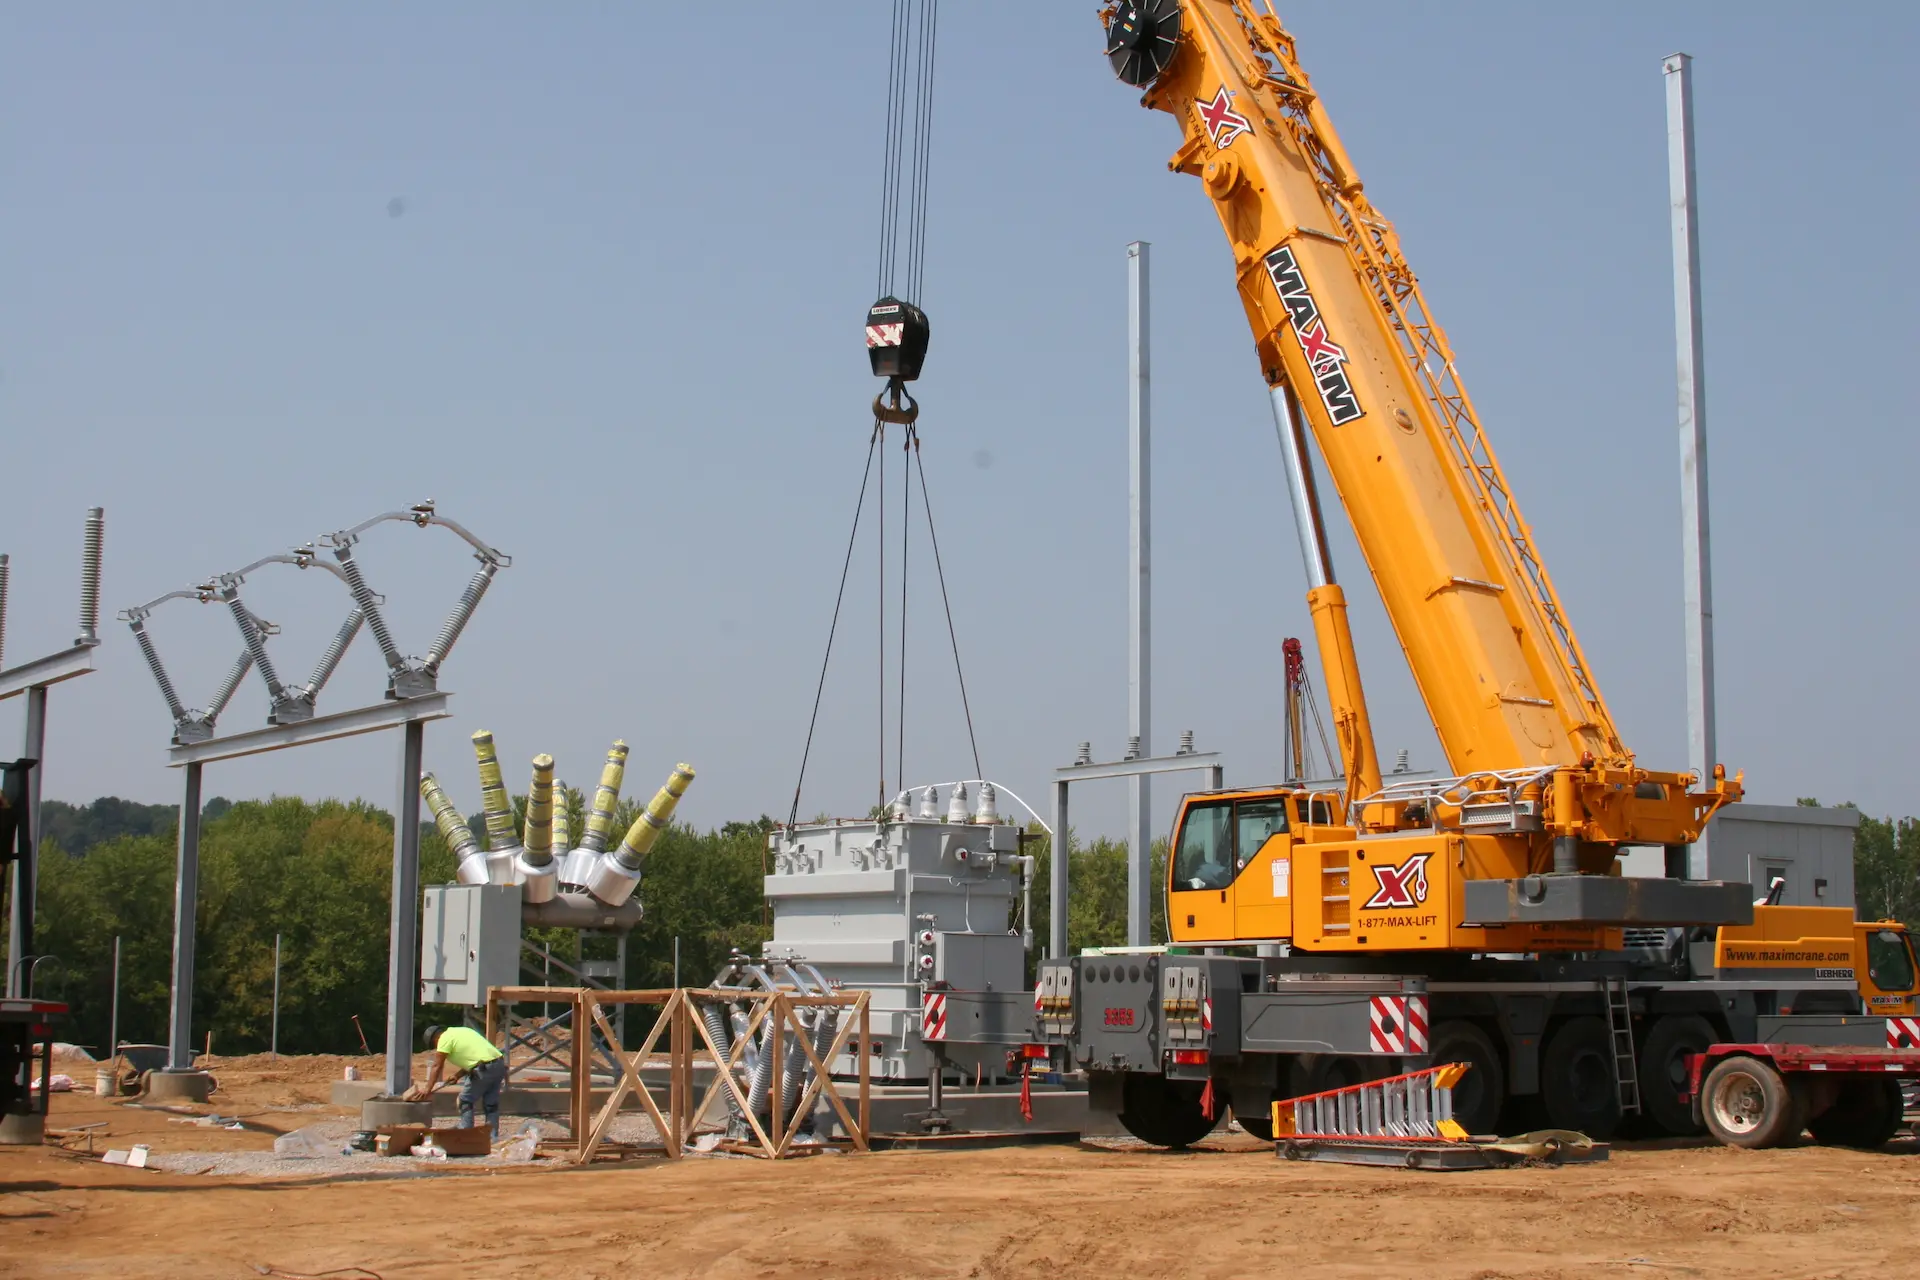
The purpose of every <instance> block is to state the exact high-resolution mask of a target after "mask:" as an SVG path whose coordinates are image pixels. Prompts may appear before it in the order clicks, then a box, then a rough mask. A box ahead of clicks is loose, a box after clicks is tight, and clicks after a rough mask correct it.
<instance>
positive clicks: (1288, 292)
mask: <svg viewBox="0 0 1920 1280" xmlns="http://www.w3.org/2000/svg"><path fill="white" fill-rule="evenodd" d="M1267 274H1268V275H1270V276H1272V277H1273V287H1274V288H1275V289H1276V290H1278V291H1279V294H1280V301H1281V303H1282V304H1283V305H1284V306H1285V307H1286V309H1287V315H1288V316H1289V317H1290V318H1291V319H1292V321H1293V336H1294V337H1295V338H1297V339H1298V340H1299V342H1300V350H1301V351H1302V352H1303V353H1305V355H1306V357H1307V365H1308V367H1309V368H1311V369H1312V370H1313V380H1314V382H1315V384H1316V385H1317V386H1319V388H1320V403H1321V404H1323V405H1325V406H1326V407H1327V416H1328V417H1330V418H1332V419H1333V425H1334V426H1336V427H1338V426H1343V425H1345V424H1346V423H1349V422H1352V421H1353V420H1354V419H1356V418H1361V417H1365V416H1366V411H1365V410H1363V409H1362V408H1361V407H1360V400H1359V397H1357V396H1355V395H1354V394H1353V383H1352V382H1351V381H1350V380H1349V379H1348V377H1347V352H1346V348H1344V347H1341V346H1339V345H1338V344H1336V343H1335V342H1334V341H1333V340H1332V339H1331V338H1329V337H1328V336H1327V326H1326V322H1325V321H1324V320H1322V319H1321V318H1320V308H1319V306H1318V305H1317V304H1316V303H1315V302H1314V300H1313V291H1312V290H1310V289H1308V288H1307V278H1306V277H1305V276H1303V275H1301V274H1300V264H1299V263H1298V262H1295V261H1294V258H1293V250H1292V249H1290V248H1287V247H1285V246H1282V247H1281V248H1278V249H1275V250H1274V251H1273V252H1272V253H1270V254H1268V255H1267Z"/></svg>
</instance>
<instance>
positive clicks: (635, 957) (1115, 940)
mask: <svg viewBox="0 0 1920 1280" xmlns="http://www.w3.org/2000/svg"><path fill="white" fill-rule="evenodd" d="M621 807H622V810H623V811H624V812H623V813H621V814H620V815H618V816H617V817H616V829H619V828H622V827H624V826H625V825H626V824H627V823H630V822H631V820H632V818H633V816H634V815H635V814H637V812H638V805H637V804H636V803H633V802H624V803H623V804H622V806H621ZM569 808H570V809H574V810H576V813H575V818H576V821H575V826H574V830H575V831H578V830H580V826H579V821H578V819H579V817H580V816H581V815H580V814H579V813H578V810H579V809H580V808H581V805H580V797H579V796H578V794H577V793H575V794H574V795H571V796H569ZM44 810H45V812H46V818H45V820H44V823H43V827H44V836H43V839H42V841H41V845H40V892H39V911H38V915H37V929H36V947H35V950H36V951H37V952H38V953H39V954H42V955H45V956H48V957H50V958H49V959H48V960H46V961H45V962H43V963H42V964H41V965H40V966H39V967H38V969H37V971H36V974H35V983H34V990H35V994H37V995H39V996H41V997H43V998H47V999H53V1000H61V1001H64V1002H66V1003H67V1004H68V1005H69V1006H71V1009H72V1012H71V1014H70V1015H69V1018H68V1020H67V1021H66V1023H65V1024H64V1025H63V1026H62V1027H61V1029H60V1031H59V1035H60V1037H61V1038H62V1039H67V1040H71V1041H74V1042H75V1043H79V1044H83V1045H87V1046H90V1047H92V1048H93V1049H94V1050H95V1051H96V1052H98V1051H102V1050H104V1049H105V1048H106V1046H107V1045H108V1043H109V1039H110V1030H109V1028H110V1022H111V1018H112V1005H113V950H114V939H115V938H116V937H117V938H119V939H120V943H121V957H120V977H119V1034H120V1040H121V1041H122V1042H125V1043H142V1042H146V1043H160V1042H164V1041H165V1039H166V1037H167V1020H168V1001H169V991H170V984H171V975H172V965H173V941H172V939H173V881H174V863H175V849H176V843H175V840H176V837H175V834H174V833H175V828H176V825H177V818H178V811H177V808H176V807H175V806H170V805H135V804H131V803H129V802H126V801H120V800H115V799H111V798H108V799H103V800H99V801H96V802H94V803H93V804H92V805H87V806H73V805H66V804H62V803H61V802H58V801H48V802H47V803H46V804H45V806H44ZM472 825H473V826H474V829H475V830H476V831H479V830H481V829H482V827H483V824H481V823H480V822H479V820H478V819H477V817H476V818H475V819H474V820H473V824H472ZM773 825H774V824H773V821H772V819H770V818H766V817H761V818H757V819H753V820H750V821H740V822H729V823H726V824H724V825H722V826H720V827H719V828H717V829H713V830H708V831H699V830H696V829H694V828H692V827H689V826H687V825H686V824H684V823H676V824H674V825H673V826H672V827H670V828H669V829H668V830H667V831H665V832H663V833H662V834H661V837H660V840H659V842H658V843H657V844H656V845H655V846H654V849H653V852H652V853H651V854H650V855H649V856H648V859H647V865H646V877H645V879H644V880H643V881H642V884H641V888H640V893H641V895H642V900H643V901H644V903H645V904H646V917H645V919H644V921H643V922H642V923H641V925H640V927H639V928H638V929H636V930H635V931H634V933H633V935H632V937H631V939H630V942H629V947H628V957H627V971H626V977H625V982H626V985H628V986H630V987H636V988H647V987H664V986H668V985H670V984H671V983H672V981H673V978H674V972H675V970H674V959H675V957H674V945H675V940H676V939H678V942H679V966H680V968H679V972H680V975H681V978H682V980H683V981H685V982H690V983H691V982H704V981H706V980H707V979H708V978H710V977H712V976H713V975H714V974H716V973H717V972H718V971H719V970H720V968H721V967H722V966H723V965H724V964H725V962H726V960H727V957H728V954H729V953H730V952H731V951H732V949H733V948H736V947H739V948H743V949H746V950H749V951H756V952H757V950H758V948H759V945H760V944H761V943H762V942H763V941H764V940H765V939H766V938H767V937H768V936H769V935H770V933H771V922H770V920H769V918H768V916H767V910H766V904H765V899H764V897H763V895H762V893H761V877H762V876H763V875H764V873H765V868H766V862H765V858H766V841H767V834H768V832H769V831H770V830H772V828H773ZM1032 834H1033V838H1031V839H1030V840H1029V841H1028V843H1027V845H1026V849H1027V852H1029V853H1033V854H1036V855H1037V859H1038V869H1037V872H1036V877H1035V878H1036V881H1037V883H1036V886H1035V895H1034V924H1033V927H1034V931H1035V935H1036V938H1037V939H1039V940H1040V941H1041V942H1044V940H1045V937H1046V920H1047V889H1048V867H1049V864H1050V860H1051V847H1050V842H1049V841H1048V840H1047V838H1046V836H1045V835H1044V834H1043V833H1040V832H1038V831H1037V830H1036V831H1035V832H1033V833H1032ZM69 841H71V842H72V843H71V845H69V844H68V842H69ZM1154 853H1155V871H1154V882H1155V886H1156V888H1155V895H1156V897H1155V910H1154V915H1155V919H1156V925H1155V928H1156V935H1155V940H1156V941H1160V940H1163V935H1162V933H1161V932H1160V931H1161V930H1162V928H1163V926H1162V925H1160V924H1159V923H1158V919H1159V916H1160V915H1161V914H1162V912H1161V911H1160V909H1159V903H1160V900H1161V895H1162V893H1163V890H1162V889H1161V888H1160V885H1159V881H1160V878H1161V877H1160V871H1159V868H1160V866H1161V865H1162V859H1163V858H1164V844H1161V845H1156V847H1155V850H1154ZM1071 856H1072V858H1073V868H1072V874H1073V881H1074V895H1073V902H1072V904H1071V907H1070V910H1069V917H1068V918H1069V928H1068V931H1069V937H1070V939H1071V941H1072V944H1073V945H1074V946H1075V947H1076V948H1078V947H1083V946H1099V945H1117V944H1119V943H1121V942H1123V941H1124V940H1125V934H1126V892H1125V889H1126V847H1125V845H1124V844H1121V843H1118V842H1115V841H1110V840H1105V839H1102V840H1095V841H1093V842H1092V843H1090V844H1088V845H1086V846H1085V847H1080V846H1078V845H1076V846H1075V847H1074V849H1073V852H1072V855H1071ZM420 864H421V867H420V880H421V883H422V884H440V883H446V882H448V881H451V880H452V879H453V878H454V859H453V856H452V854H451V852H450V851H449V850H448V848H447V845H446V843H445V841H443V840H442V839H441V837H440V833H439V832H438V831H437V830H435V829H434V827H433V825H432V824H431V823H430V822H429V823H424V824H423V825H422V830H421V838H420ZM392 874H393V816H392V815H391V814H390V813H388V812H386V811H385V810H382V809H379V808H377V807H375V806H373V805H370V804H367V803H364V802H358V801H356V802H352V803H345V802H341V801H338V800H322V801H308V800H303V799H300V798H297V797H291V796H275V797H272V798H270V799H266V800H246V801H240V802H238V803H229V802H227V801H225V800H215V801H210V802H209V803H208V805H207V807H206V810H205V812H204V814H203V821H202V826H201V835H200V891H199V901H198V916H197V920H196V928H195V931H194V932H195V941H194V947H195V965H194V990H193V1029H194V1031H193V1034H194V1041H195V1047H203V1046H204V1043H205V1037H206V1036H207V1034H208V1033H209V1032H211V1033H212V1038H213V1048H214V1051H215V1052H216V1053H222V1054H237V1053H251V1052H259V1051H262V1050H265V1049H266V1048H267V1047H268V1046H269V1044H270V1042H271V1038H272V1033H273V985H274V983H273V980H274V939H275V936H276V935H278V936H279V938H280V941H281V971H280V1022H279V1032H280V1035H279V1044H280V1050H281V1052H283V1053H358V1052H360V1050H361V1036H362V1035H363V1034H364V1036H365V1038H366V1045H367V1047H368V1048H370V1049H372V1050H373V1051H374V1052H382V1051H384V1049H385V1042H384V1041H385V1028H386V1017H385V1014H386V977H387V938H388V921H389V907H390V903H391V901H392V898H391V892H392ZM528 936H529V938H531V939H533V940H535V941H538V942H542V943H544V944H546V945H549V946H551V947H553V948H554V949H555V952H556V954H558V955H560V956H561V957H562V958H569V957H572V958H577V957H578V954H579V952H578V947H579V941H580V939H579V935H578V934H577V933H575V932H574V931H571V930H564V929H550V930H542V929H534V930H529V931H528ZM589 945H591V944H589ZM602 945H605V940H602ZM555 980H556V982H560V981H565V979H564V978H563V977H560V976H556V979H555ZM429 1014H430V1015H432V1016H436V1017H438V1016H439V1015H441V1014H446V1015H451V1017H452V1018H454V1019H457V1018H458V1016H459V1011H458V1010H457V1009H438V1010H430V1011H429ZM356 1017H357V1019H358V1021H357V1022H356ZM443 1020H444V1019H443Z"/></svg>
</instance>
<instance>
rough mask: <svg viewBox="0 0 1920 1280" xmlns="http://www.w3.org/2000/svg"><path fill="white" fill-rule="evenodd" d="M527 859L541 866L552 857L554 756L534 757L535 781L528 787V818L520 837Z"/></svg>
mask: <svg viewBox="0 0 1920 1280" xmlns="http://www.w3.org/2000/svg"><path fill="white" fill-rule="evenodd" d="M520 844H521V847H522V848H524V849H525V850H526V851H527V861H529V862H531V863H533V865H535V866H540V865H542V864H544V863H545V862H547V860H548V859H550V858H551V857H552V856H553V757H552V756H550V755H544V754H543V755H537V756H535V757H534V758H533V781H532V783H531V784H529V785H528V787H527V821H526V826H525V830H524V831H523V832H522V834H521V837H520Z"/></svg>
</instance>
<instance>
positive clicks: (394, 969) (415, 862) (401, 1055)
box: [387, 720, 427, 1098]
mask: <svg viewBox="0 0 1920 1280" xmlns="http://www.w3.org/2000/svg"><path fill="white" fill-rule="evenodd" d="M426 737H427V726H426V723H425V722H424V721H421V720H409V721H408V722H407V724H406V728H405V729H404V731H403V733H402V737H401V741H400V791H399V799H398V802H397V803H396V804H395V805H394V809H393V906H392V915H391V917H390V922H389V925H388V948H387V1093H388V1094H389V1095H391V1096H393V1097H396V1098H397V1097H399V1096H400V1095H401V1094H403V1093H405V1092H406V1091H407V1090H408V1089H410V1088H412V1087H413V1006H414V1004H415V1003H416V1002H417V1001H418V1000H419V998H420V992H419V990H418V988H419V985H420V983H419V977H420V960H419V957H420V759H421V755H422V754H423V752H424V750H425V746H426Z"/></svg>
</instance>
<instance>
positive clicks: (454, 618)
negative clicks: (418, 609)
mask: <svg viewBox="0 0 1920 1280" xmlns="http://www.w3.org/2000/svg"><path fill="white" fill-rule="evenodd" d="M498 572H500V566H499V565H498V564H496V563H495V562H493V561H492V560H486V559H483V560H481V561H480V568H479V571H478V572H476V573H475V574H474V575H473V577H472V578H470V579H468V581H467V589H466V590H465V591H462V592H461V593H460V600H459V603H457V604H455V605H454V606H453V612H452V613H450V614H448V615H447V620H446V622H445V623H443V624H441V627H440V635H439V638H438V639H436V640H435V641H434V642H433V648H431V649H429V650H427V657H426V662H425V664H424V665H425V667H426V669H427V671H428V672H429V673H434V672H438V671H439V670H440V664H441V663H443V662H445V661H446V660H447V655H448V654H450V653H452V652H453V646H454V643H455V642H456V641H457V640H459V639H460V633H461V632H462V631H465V630H466V629H467V622H468V620H469V619H471V618H472V617H473V611H474V610H475V609H478V608H479V607H480V597H482V596H484V595H486V594H487V588H488V587H490V586H492V585H493V575H494V574H496V573H498Z"/></svg>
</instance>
